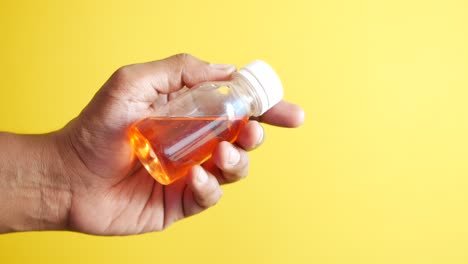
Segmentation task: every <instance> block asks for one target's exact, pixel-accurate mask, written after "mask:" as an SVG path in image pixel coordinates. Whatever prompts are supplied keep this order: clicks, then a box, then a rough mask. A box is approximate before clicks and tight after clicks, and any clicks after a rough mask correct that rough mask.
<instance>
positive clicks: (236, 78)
mask: <svg viewBox="0 0 468 264" xmlns="http://www.w3.org/2000/svg"><path fill="white" fill-rule="evenodd" d="M231 82H232V83H233V84H234V85H235V86H236V89H235V92H236V93H237V95H238V96H239V97H242V99H243V101H244V102H245V103H246V104H247V105H248V106H249V110H250V113H249V116H259V115H261V114H262V101H261V99H260V97H259V95H258V94H257V93H256V91H255V89H254V87H253V86H252V84H251V83H250V82H249V80H247V78H245V77H244V76H242V74H240V73H237V72H236V73H234V74H233V78H232V80H231Z"/></svg>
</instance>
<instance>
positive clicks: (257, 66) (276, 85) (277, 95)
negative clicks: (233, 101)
mask: <svg viewBox="0 0 468 264" xmlns="http://www.w3.org/2000/svg"><path fill="white" fill-rule="evenodd" d="M239 73H240V74H241V75H242V76H244V77H245V78H246V79H247V80H248V81H249V82H250V83H251V84H252V87H253V88H254V89H255V92H256V93H257V95H258V97H259V99H260V101H261V104H262V105H261V109H259V112H257V113H254V115H255V116H259V115H262V114H263V113H265V112H266V111H267V110H268V109H270V108H272V107H273V106H274V105H275V104H277V103H278V102H279V101H281V99H282V98H283V85H282V84H281V81H280V79H279V77H278V75H276V73H275V71H274V70H273V68H271V67H270V65H268V64H267V63H266V62H264V61H261V60H256V61H253V62H251V63H249V64H247V65H246V66H244V67H242V68H241V69H240V70H239Z"/></svg>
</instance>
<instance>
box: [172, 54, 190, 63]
mask: <svg viewBox="0 0 468 264" xmlns="http://www.w3.org/2000/svg"><path fill="white" fill-rule="evenodd" d="M173 58H174V59H175V60H176V61H178V62H180V63H182V64H184V63H185V62H187V61H188V60H190V59H193V58H194V57H193V56H192V55H191V54H189V53H179V54H176V55H174V56H173Z"/></svg>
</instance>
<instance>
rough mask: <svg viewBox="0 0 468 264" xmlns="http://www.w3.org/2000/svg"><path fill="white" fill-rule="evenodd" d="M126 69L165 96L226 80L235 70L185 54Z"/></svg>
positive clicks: (233, 67) (234, 68)
mask: <svg viewBox="0 0 468 264" xmlns="http://www.w3.org/2000/svg"><path fill="white" fill-rule="evenodd" d="M128 67H132V68H133V69H131V72H132V73H134V74H135V75H137V76H134V78H136V79H139V80H140V81H144V82H145V83H147V84H151V86H152V88H153V89H154V90H156V91H157V92H159V93H165V94H167V93H171V92H174V91H177V90H179V89H180V88H182V87H184V86H187V87H192V86H194V85H196V84H198V83H201V82H206V81H222V80H228V79H229V78H230V77H231V74H232V73H233V72H234V71H235V70H236V67H235V66H234V65H229V64H210V63H207V62H205V61H202V60H200V59H198V58H196V57H194V56H192V55H190V54H185V53H183V54H178V55H174V56H171V57H169V58H166V59H163V60H157V61H151V62H147V63H141V64H135V65H131V66H128ZM142 87H144V86H142Z"/></svg>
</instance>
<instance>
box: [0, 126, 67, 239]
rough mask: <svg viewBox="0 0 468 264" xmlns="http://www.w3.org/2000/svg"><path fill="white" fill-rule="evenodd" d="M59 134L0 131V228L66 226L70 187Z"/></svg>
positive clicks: (14, 229)
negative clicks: (61, 152)
mask: <svg viewBox="0 0 468 264" xmlns="http://www.w3.org/2000/svg"><path fill="white" fill-rule="evenodd" d="M60 134H61V133H60V132H54V133H50V134H44V135H15V134H8V133H1V134H0V143H1V145H2V148H3V151H2V152H1V153H0V165H1V166H0V204H1V206H0V211H1V213H0V214H1V215H2V216H0V232H11V231H28V230H60V229H66V228H67V221H68V212H69V210H70V206H71V188H70V184H69V183H70V181H69V179H68V178H67V174H66V173H65V170H64V168H65V164H64V162H63V161H64V160H63V158H62V157H61V156H60V144H61V143H60V141H61V139H60V138H61V137H62V135H60Z"/></svg>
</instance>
